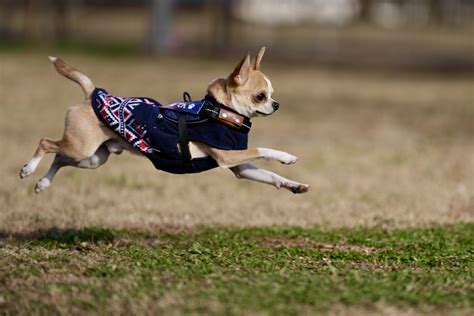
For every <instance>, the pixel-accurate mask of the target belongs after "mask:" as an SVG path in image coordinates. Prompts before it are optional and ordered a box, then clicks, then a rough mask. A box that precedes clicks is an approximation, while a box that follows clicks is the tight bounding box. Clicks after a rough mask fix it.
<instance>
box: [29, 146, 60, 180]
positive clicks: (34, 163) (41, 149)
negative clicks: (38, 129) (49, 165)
mask: <svg viewBox="0 0 474 316" xmlns="http://www.w3.org/2000/svg"><path fill="white" fill-rule="evenodd" d="M58 150H59V141H54V140H51V139H48V138H41V140H40V141H39V144H38V148H37V149H36V152H35V154H34V155H33V158H31V160H30V161H28V163H26V164H25V165H24V166H23V168H21V170H20V178H22V179H23V178H25V177H27V176H29V175H30V174H32V173H33V172H34V171H35V170H36V168H37V167H38V164H39V163H40V161H41V159H42V158H43V157H44V155H46V154H49V153H57V152H58Z"/></svg>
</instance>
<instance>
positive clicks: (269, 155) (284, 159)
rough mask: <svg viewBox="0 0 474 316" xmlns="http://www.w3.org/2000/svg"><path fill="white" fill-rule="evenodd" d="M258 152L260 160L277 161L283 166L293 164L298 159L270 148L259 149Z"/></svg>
mask: <svg viewBox="0 0 474 316" xmlns="http://www.w3.org/2000/svg"><path fill="white" fill-rule="evenodd" d="M258 150H259V152H260V155H261V156H260V158H265V159H273V160H277V161H279V162H281V163H283V164H285V165H291V164H294V163H295V162H296V160H297V159H298V158H297V157H295V156H293V155H290V154H289V153H286V152H284V151H279V150H275V149H270V148H259V149H258Z"/></svg>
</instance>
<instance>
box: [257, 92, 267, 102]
mask: <svg viewBox="0 0 474 316" xmlns="http://www.w3.org/2000/svg"><path fill="white" fill-rule="evenodd" d="M255 98H256V99H257V101H258V102H262V101H263V100H265V93H260V94H259V95H257V96H256V97H255Z"/></svg>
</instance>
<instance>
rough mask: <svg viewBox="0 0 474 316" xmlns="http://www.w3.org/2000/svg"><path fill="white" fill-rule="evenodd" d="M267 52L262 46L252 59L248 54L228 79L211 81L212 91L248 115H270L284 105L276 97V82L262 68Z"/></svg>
mask: <svg viewBox="0 0 474 316" xmlns="http://www.w3.org/2000/svg"><path fill="white" fill-rule="evenodd" d="M264 53H265V47H262V49H260V52H259V53H258V55H257V57H256V58H255V59H254V60H253V61H252V62H251V61H250V55H249V54H247V56H245V57H244V59H242V61H241V62H240V63H239V64H238V65H237V66H236V67H235V69H234V71H233V72H232V73H231V74H230V75H229V76H228V77H227V78H226V79H216V80H214V81H213V82H212V83H211V84H210V85H209V88H208V94H210V95H211V96H213V97H214V98H215V99H216V100H217V101H219V102H220V103H222V104H224V105H226V106H228V107H230V108H231V109H233V110H235V111H236V112H238V113H240V114H242V115H245V116H247V117H255V116H267V115H270V114H272V113H273V112H275V111H276V110H278V108H279V106H280V105H279V104H278V102H276V101H275V100H273V99H272V93H273V87H272V83H271V82H270V80H269V79H268V77H267V76H265V75H264V74H263V73H262V72H261V71H260V62H261V61H262V57H263V54H264Z"/></svg>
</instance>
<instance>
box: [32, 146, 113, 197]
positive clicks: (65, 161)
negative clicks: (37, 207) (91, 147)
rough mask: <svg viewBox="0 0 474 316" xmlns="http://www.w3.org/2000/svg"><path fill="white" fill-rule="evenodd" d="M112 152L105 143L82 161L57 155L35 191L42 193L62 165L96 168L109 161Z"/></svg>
mask: <svg viewBox="0 0 474 316" xmlns="http://www.w3.org/2000/svg"><path fill="white" fill-rule="evenodd" d="M109 155H110V152H109V151H108V150H107V147H106V146H105V145H102V146H100V147H99V148H98V149H97V151H96V152H95V153H94V154H93V155H92V156H91V157H89V158H87V159H83V160H81V161H75V160H73V159H70V158H66V157H63V156H60V155H56V157H55V158H54V161H53V163H52V164H51V167H49V170H48V172H46V174H45V175H44V176H43V177H42V178H41V179H40V180H39V181H38V182H37V183H36V186H35V192H36V193H41V192H43V191H44V190H45V189H46V188H47V187H49V186H50V185H51V183H52V182H53V178H54V176H55V175H56V173H57V172H58V171H59V169H61V168H62V167H66V166H72V167H77V168H85V169H95V168H98V167H99V166H101V165H103V164H104V163H106V162H107V159H108V158H109Z"/></svg>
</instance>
